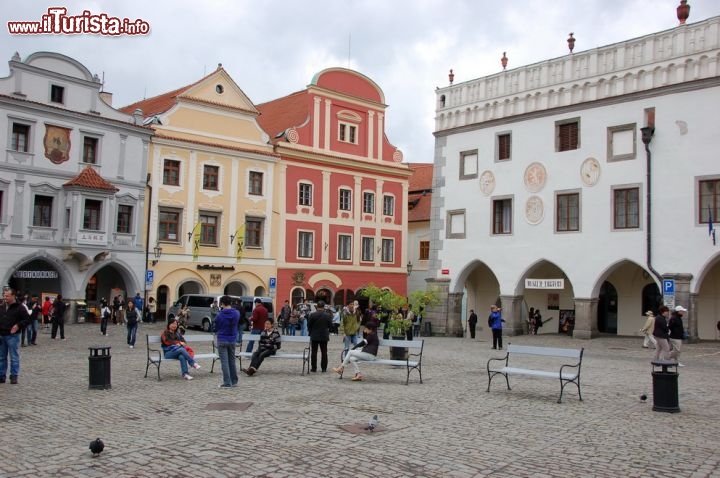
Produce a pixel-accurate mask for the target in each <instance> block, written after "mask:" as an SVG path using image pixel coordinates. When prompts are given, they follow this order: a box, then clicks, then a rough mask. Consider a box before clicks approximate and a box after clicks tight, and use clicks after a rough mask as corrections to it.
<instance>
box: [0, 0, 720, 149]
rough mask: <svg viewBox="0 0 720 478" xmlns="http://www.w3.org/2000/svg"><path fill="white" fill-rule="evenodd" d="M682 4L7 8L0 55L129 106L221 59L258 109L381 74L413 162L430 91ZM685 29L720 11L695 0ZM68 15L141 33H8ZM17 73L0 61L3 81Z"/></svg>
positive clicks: (12, 4)
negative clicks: (71, 64)
mask: <svg viewBox="0 0 720 478" xmlns="http://www.w3.org/2000/svg"><path fill="white" fill-rule="evenodd" d="M678 4H679V1H678V0H575V1H557V0H506V1H502V0H495V1H490V0H284V1H282V0H205V1H188V0H176V1H165V0H156V1H148V0H143V1H138V0H125V1H123V2H117V1H109V0H107V1H106V0H95V1H80V0H66V1H64V2H60V1H57V2H56V1H52V2H42V1H36V0H25V1H22V2H20V1H8V0H3V1H2V3H1V4H0V19H2V30H1V31H2V33H1V34H0V61H8V60H10V58H11V57H12V55H13V54H14V53H15V52H16V51H17V52H19V53H20V56H21V57H22V58H23V59H25V58H26V57H27V56H28V55H29V54H31V53H33V52H36V51H55V52H59V53H63V54H65V55H68V56H71V57H73V58H75V59H76V60H78V61H80V62H81V63H82V64H84V65H85V66H86V67H87V68H88V69H89V70H90V71H91V72H93V73H97V74H98V75H99V76H101V77H102V76H103V74H104V77H105V90H106V91H110V92H112V93H113V95H114V99H113V106H115V107H121V106H125V105H127V104H129V103H132V102H134V101H137V100H140V99H143V98H145V97H151V96H155V95H158V94H161V93H164V92H167V91H170V90H173V89H175V88H179V87H181V86H185V85H187V84H190V83H193V82H195V81H197V80H198V79H199V78H201V77H202V76H204V75H205V74H207V73H209V72H211V71H212V70H213V69H215V68H216V67H217V64H218V63H222V64H223V67H224V68H225V69H226V70H227V71H228V73H229V74H230V75H231V76H232V78H233V79H234V80H235V81H236V82H237V84H238V85H239V86H240V88H241V89H242V90H243V91H244V92H245V94H246V95H248V97H249V98H250V99H251V100H252V101H253V102H254V103H256V104H258V103H263V102H266V101H269V100H272V99H275V98H279V97H282V96H285V95H287V94H289V93H292V92H295V91H298V90H302V89H304V88H305V87H306V86H307V85H308V83H310V81H311V80H312V77H313V75H314V74H315V73H317V72H318V71H320V70H322V69H324V68H328V67H335V66H340V67H349V68H352V69H354V70H357V71H359V72H361V73H362V74H364V75H366V76H368V77H370V78H371V79H372V80H374V81H375V82H376V83H377V84H378V85H379V86H380V88H382V90H383V91H384V93H385V101H386V103H387V104H388V106H389V108H388V110H387V116H386V132H387V135H388V138H389V139H390V142H391V143H393V144H394V145H395V146H397V147H399V148H400V149H401V150H402V151H403V153H404V155H405V161H408V162H432V160H433V144H434V138H433V135H432V133H433V129H434V120H433V118H434V114H435V111H434V105H435V93H434V91H435V88H436V87H437V86H447V84H448V70H449V69H450V68H452V69H453V70H454V72H455V83H459V82H463V81H467V80H470V79H473V78H478V77H481V76H485V75H489V74H493V73H496V72H498V71H500V70H501V66H500V57H501V56H502V53H503V51H506V52H507V56H508V58H509V60H510V61H509V64H508V69H511V68H517V67H520V66H523V65H527V64H530V63H534V62H537V61H542V60H546V59H549V58H554V57H558V56H561V55H565V54H566V53H567V51H568V50H567V43H566V39H567V37H568V33H569V32H574V33H575V37H576V38H577V42H576V44H575V52H576V53H577V52H579V51H583V50H588V49H592V48H595V47H598V46H603V45H607V44H610V43H614V42H618V41H623V40H626V39H630V38H634V37H637V36H642V35H645V34H648V33H653V32H656V31H661V30H665V29H669V28H673V27H675V26H677V24H678V21H677V17H676V14H675V8H676V6H677V5H678ZM689 4H690V5H691V12H690V19H689V20H688V23H692V22H697V21H700V20H704V19H706V18H708V17H711V16H715V15H720V1H718V0H690V1H689ZM55 6H62V7H66V8H67V9H68V14H69V15H81V14H82V12H83V10H89V11H90V12H91V13H92V14H102V13H105V14H107V15H108V16H115V17H120V18H129V19H130V20H135V19H142V20H144V21H145V22H148V23H149V25H150V33H149V34H148V35H145V36H135V37H131V36H119V37H107V36H101V35H92V34H83V35H73V36H71V35H35V36H29V35H28V36H21V35H10V34H9V33H8V29H7V22H8V21H40V20H41V17H42V15H43V14H46V13H47V9H48V8H50V7H55ZM8 73H9V71H8V68H7V66H6V64H3V65H0V76H7V75H8Z"/></svg>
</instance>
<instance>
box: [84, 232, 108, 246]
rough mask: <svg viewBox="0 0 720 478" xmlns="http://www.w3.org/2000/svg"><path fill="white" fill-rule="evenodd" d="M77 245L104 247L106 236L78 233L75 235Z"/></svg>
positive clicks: (102, 234) (101, 233)
mask: <svg viewBox="0 0 720 478" xmlns="http://www.w3.org/2000/svg"><path fill="white" fill-rule="evenodd" d="M77 243H78V244H97V245H105V244H107V236H106V235H105V233H104V232H88V231H80V232H78V235H77Z"/></svg>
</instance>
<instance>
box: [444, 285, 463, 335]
mask: <svg viewBox="0 0 720 478" xmlns="http://www.w3.org/2000/svg"><path fill="white" fill-rule="evenodd" d="M463 295H464V294H463V293H462V292H451V293H448V298H447V314H448V319H447V332H446V333H445V335H447V336H448V337H462V336H463V324H462V317H461V315H460V314H461V313H462V299H463Z"/></svg>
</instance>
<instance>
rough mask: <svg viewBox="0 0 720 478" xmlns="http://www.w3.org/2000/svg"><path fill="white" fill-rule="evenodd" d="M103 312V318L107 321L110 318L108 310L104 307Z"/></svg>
mask: <svg viewBox="0 0 720 478" xmlns="http://www.w3.org/2000/svg"><path fill="white" fill-rule="evenodd" d="M104 309H105V311H104V312H103V318H105V319H109V318H110V309H109V308H107V307H104Z"/></svg>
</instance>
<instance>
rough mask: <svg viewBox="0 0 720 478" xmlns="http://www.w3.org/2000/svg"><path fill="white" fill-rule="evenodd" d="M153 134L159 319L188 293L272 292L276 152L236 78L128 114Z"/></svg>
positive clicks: (211, 78)
mask: <svg viewBox="0 0 720 478" xmlns="http://www.w3.org/2000/svg"><path fill="white" fill-rule="evenodd" d="M138 109H139V110H141V111H142V115H143V117H144V118H145V124H148V125H151V126H152V127H153V129H154V130H155V135H154V137H153V139H152V143H151V146H150V151H149V154H148V157H149V159H148V161H149V164H148V172H149V173H148V174H149V178H148V188H149V197H150V198H149V201H148V204H149V211H146V212H149V216H148V217H147V224H148V230H149V234H148V235H147V242H148V244H147V246H148V262H149V263H148V266H147V267H148V270H150V271H152V273H151V274H152V276H153V279H152V284H148V285H147V289H148V292H147V294H148V296H152V297H155V298H156V299H157V301H158V317H164V312H165V310H167V308H169V307H170V306H171V305H172V302H173V301H175V300H177V299H178V298H179V297H180V296H181V295H183V294H188V293H206V294H216V295H220V294H232V295H267V294H268V293H269V292H270V287H269V282H270V278H271V277H274V276H275V271H276V247H277V243H278V241H272V240H271V238H272V236H273V234H277V231H279V227H278V219H277V218H278V215H277V214H273V200H272V194H273V191H274V190H276V187H275V183H276V179H277V178H278V174H277V173H276V164H277V161H278V158H277V156H276V155H275V154H274V153H273V149H272V146H271V145H270V143H269V137H268V135H267V133H265V131H263V130H262V128H261V127H260V126H259V125H258V122H257V116H258V111H257V109H256V108H255V106H254V105H253V103H252V102H251V101H250V99H249V98H248V97H247V96H246V95H245V94H244V93H243V92H242V90H241V89H240V88H239V87H238V85H237V84H236V83H235V82H234V81H233V79H232V78H231V77H230V75H228V74H227V72H226V71H225V70H224V69H223V68H222V66H221V65H218V68H217V70H215V71H214V72H213V73H211V74H209V75H207V76H206V77H204V78H202V79H200V80H199V81H197V82H195V83H193V84H191V85H188V86H185V87H183V88H179V89H177V90H174V91H170V92H168V93H165V94H163V95H159V96H156V97H153V98H149V99H146V100H143V101H139V102H137V103H134V104H132V105H129V106H126V107H125V108H122V111H125V112H130V113H131V114H132V113H133V112H135V111H136V110H138Z"/></svg>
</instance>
